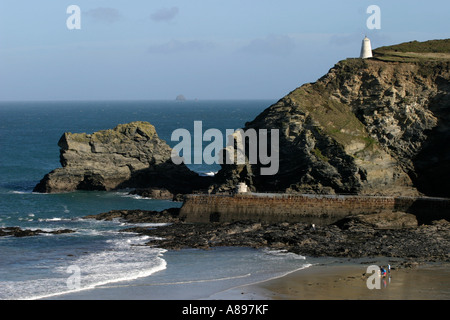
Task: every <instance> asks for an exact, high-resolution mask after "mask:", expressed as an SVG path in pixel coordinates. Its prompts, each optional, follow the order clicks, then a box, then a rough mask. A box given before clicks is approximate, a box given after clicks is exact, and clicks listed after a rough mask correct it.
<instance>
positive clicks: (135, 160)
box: [34, 121, 209, 194]
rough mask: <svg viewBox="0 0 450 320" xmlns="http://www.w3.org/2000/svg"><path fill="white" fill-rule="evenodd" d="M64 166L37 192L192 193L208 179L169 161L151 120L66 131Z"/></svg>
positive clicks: (166, 148)
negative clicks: (137, 190) (126, 190)
mask: <svg viewBox="0 0 450 320" xmlns="http://www.w3.org/2000/svg"><path fill="white" fill-rule="evenodd" d="M58 145H59V147H60V161H61V165H62V168H57V169H55V170H53V171H52V172H50V173H49V174H47V175H46V176H45V177H44V178H43V179H42V180H41V181H40V182H39V184H38V185H37V186H36V187H35V189H34V191H36V192H45V193H51V192H66V191H74V190H102V191H103V190H104V191H108V190H114V189H124V188H150V189H155V188H156V189H163V190H167V191H168V192H170V193H173V194H176V193H187V192H192V190H193V189H194V188H196V187H198V188H200V187H203V186H204V185H205V183H206V184H207V183H209V182H208V181H206V179H203V177H199V176H198V175H197V174H196V173H194V172H192V171H190V170H189V169H188V168H187V167H186V166H184V165H175V164H173V162H172V160H171V148H170V147H169V146H168V145H167V144H166V142H165V141H163V140H161V139H160V138H159V137H158V135H157V133H156V130H155V128H154V127H153V125H151V124H150V123H148V122H142V121H138V122H132V123H128V124H121V125H118V126H117V127H115V128H114V129H109V130H103V131H98V132H95V133H92V134H86V133H64V134H63V136H62V137H61V139H60V140H59V142H58Z"/></svg>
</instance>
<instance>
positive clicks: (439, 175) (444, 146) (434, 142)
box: [410, 78, 450, 197]
mask: <svg viewBox="0 0 450 320" xmlns="http://www.w3.org/2000/svg"><path fill="white" fill-rule="evenodd" d="M436 83H437V85H438V89H439V92H441V93H440V94H438V95H437V96H436V97H435V98H434V99H433V100H432V101H431V102H430V104H429V109H430V111H431V112H433V114H434V115H435V116H436V118H437V119H438V123H437V126H436V127H434V128H433V129H432V130H430V131H428V132H426V135H427V136H428V138H427V140H426V141H425V142H424V144H423V147H422V150H421V151H420V152H419V153H418V154H417V156H416V157H415V158H414V159H413V163H414V167H415V172H413V173H412V174H410V176H411V179H412V180H413V183H414V185H415V186H416V188H417V189H418V190H419V191H420V192H422V193H424V194H425V195H427V196H435V197H450V149H449V148H448V143H449V141H450V114H449V111H450V110H449V108H450V94H448V92H450V83H449V81H448V80H446V79H443V78H438V79H437V80H436Z"/></svg>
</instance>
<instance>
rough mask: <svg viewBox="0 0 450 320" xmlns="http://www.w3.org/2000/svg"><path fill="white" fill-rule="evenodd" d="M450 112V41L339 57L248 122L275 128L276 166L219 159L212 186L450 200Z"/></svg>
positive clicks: (256, 127) (256, 125) (410, 44)
mask: <svg viewBox="0 0 450 320" xmlns="http://www.w3.org/2000/svg"><path fill="white" fill-rule="evenodd" d="M449 111H450V40H448V39H447V40H434V41H427V42H423V43H419V42H416V41H414V42H410V43H405V44H400V45H396V46H391V47H382V48H379V49H376V50H374V57H373V58H369V59H347V60H343V61H340V62H339V63H337V64H336V65H335V66H334V67H333V68H332V69H331V70H330V71H329V72H328V73H327V74H326V75H325V76H323V77H322V78H320V79H319V80H318V81H317V82H315V83H308V84H305V85H303V86H301V87H300V88H297V89H296V90H294V91H292V92H291V93H289V94H288V95H287V96H285V97H283V98H282V99H281V100H279V101H278V102H277V103H275V104H274V105H272V106H270V107H269V108H267V109H266V110H265V111H263V112H262V113H261V114H260V115H258V116H257V117H256V118H255V119H254V120H253V121H251V122H248V123H246V125H245V128H244V130H246V129H250V128H254V129H268V130H269V131H270V129H275V128H278V129H279V130H280V132H279V133H280V145H279V160H280V167H279V171H278V173H277V174H276V175H272V176H269V175H266V176H263V175H260V174H259V172H260V168H261V165H260V164H248V163H247V164H245V165H223V166H222V169H221V170H220V171H219V173H218V174H217V176H216V179H217V180H216V184H215V186H214V190H215V191H216V192H220V191H229V190H233V189H234V188H235V187H236V185H237V184H238V183H239V182H245V183H247V185H248V186H249V187H250V189H251V190H253V191H282V192H302V193H327V194H333V193H357V194H369V195H418V194H420V193H422V194H425V195H433V196H445V197H448V196H450V149H449V148H448V141H450V122H449V117H450V113H449ZM268 140H269V141H270V139H268Z"/></svg>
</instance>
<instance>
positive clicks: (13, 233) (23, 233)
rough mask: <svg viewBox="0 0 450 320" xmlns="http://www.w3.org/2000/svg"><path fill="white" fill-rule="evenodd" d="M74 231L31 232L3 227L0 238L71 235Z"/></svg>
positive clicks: (37, 230) (0, 229)
mask: <svg viewBox="0 0 450 320" xmlns="http://www.w3.org/2000/svg"><path fill="white" fill-rule="evenodd" d="M73 232H75V231H73V230H70V229H60V230H54V231H43V230H41V229H36V230H31V229H22V228H19V227H4V228H0V237H6V236H13V237H18V238H20V237H30V236H37V235H40V234H64V233H73Z"/></svg>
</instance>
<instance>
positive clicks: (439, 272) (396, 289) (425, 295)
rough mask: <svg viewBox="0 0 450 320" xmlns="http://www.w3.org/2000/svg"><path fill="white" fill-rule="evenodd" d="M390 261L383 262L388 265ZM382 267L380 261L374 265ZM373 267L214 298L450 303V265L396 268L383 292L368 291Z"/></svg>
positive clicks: (326, 269)
mask: <svg viewBox="0 0 450 320" xmlns="http://www.w3.org/2000/svg"><path fill="white" fill-rule="evenodd" d="M386 261H388V260H387V258H382V260H379V262H383V263H385V262H386ZM373 263H374V264H375V265H378V264H377V263H376V261H374V262H373ZM369 265H370V264H368V263H365V262H358V261H354V260H349V261H347V262H343V263H333V264H329V265H317V266H312V267H310V268H305V269H301V270H297V271H294V272H291V273H289V274H286V275H284V276H282V277H278V278H274V279H269V280H266V281H262V282H259V283H254V284H250V285H244V286H241V287H238V288H233V289H230V290H227V291H224V292H221V293H218V294H215V295H213V296H211V298H212V299H217V300H222V299H223V300H236V299H238V300H449V299H450V264H449V263H445V262H444V263H443V262H439V263H426V264H423V265H419V266H417V267H414V268H395V269H393V270H391V273H390V277H388V276H386V277H385V278H379V279H380V289H376V288H374V289H369V288H368V287H367V280H368V275H367V274H366V275H365V273H366V271H367V267H368V266H369Z"/></svg>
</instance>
